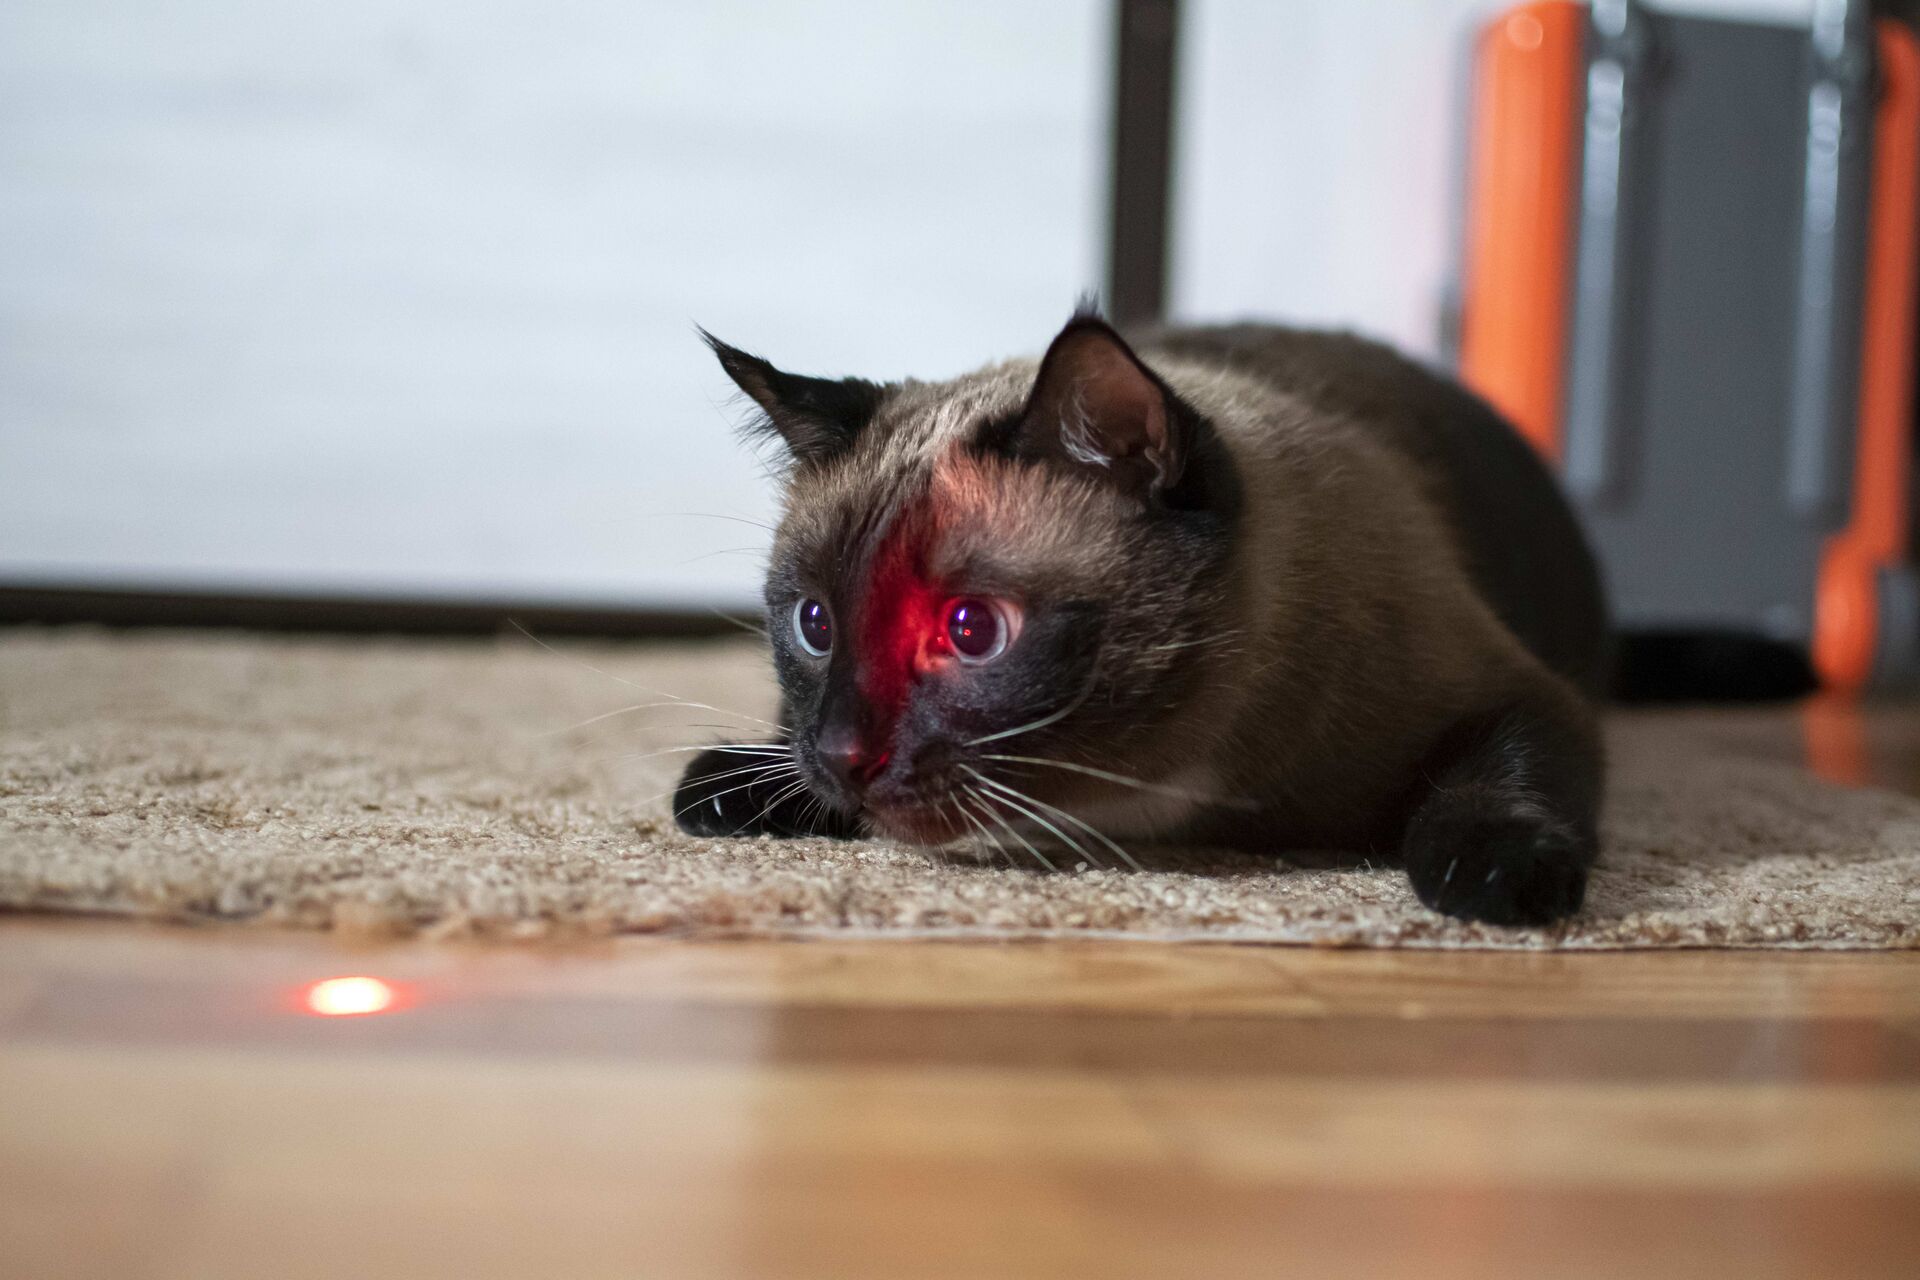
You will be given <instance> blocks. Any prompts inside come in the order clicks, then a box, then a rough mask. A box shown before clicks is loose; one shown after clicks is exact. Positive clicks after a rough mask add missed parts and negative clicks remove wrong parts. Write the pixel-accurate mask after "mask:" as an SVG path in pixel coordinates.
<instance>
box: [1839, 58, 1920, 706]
mask: <svg viewBox="0 0 1920 1280" xmlns="http://www.w3.org/2000/svg"><path fill="white" fill-rule="evenodd" d="M1879 55H1880V60H1879V71H1880V84H1881V90H1880V93H1881V97H1880V103H1879V106H1878V108H1877V110H1876V112H1875V116H1874V122H1873V129H1874V134H1873V203H1872V206H1871V208H1870V211H1869V213H1868V218H1869V222H1868V227H1867V297H1866V321H1865V327H1864V331H1863V333H1862V335H1861V337H1862V343H1861V345H1862V348H1863V351H1862V357H1863V358H1862V364H1861V369H1860V434H1859V440H1858V444H1857V452H1856V455H1855V462H1854V482H1853V483H1854V492H1853V518H1852V520H1851V522H1850V523H1849V524H1848V525H1847V527H1846V528H1845V529H1842V530H1841V531H1840V532H1839V533H1837V534H1835V535H1834V536H1833V537H1832V538H1830V539H1828V541H1827V546H1826V550H1825V552H1824V553H1823V556H1822V559H1821V563H1820V587H1819V597H1818V599H1817V601H1816V602H1815V612H1814V628H1813V666H1814V670H1815V671H1816V672H1818V673H1819V675H1820V678H1821V680H1822V681H1823V682H1824V683H1825V684H1826V685H1827V687H1829V688H1832V689H1839V690H1844V691H1849V692H1857V691H1859V690H1861V689H1863V688H1865V687H1866V685H1867V683H1868V681H1869V680H1871V679H1872V677H1873V659H1874V653H1875V651H1876V649H1877V648H1878V645H1879V633H1880V627H1879V623H1880V617H1879V614H1880V608H1879V605H1880V590H1879V577H1880V571H1881V570H1882V569H1884V568H1888V567H1891V566H1893V565H1897V564H1900V563H1902V562H1903V561H1904V560H1905V559H1906V557H1907V542H1908V538H1909V526H1908V524H1907V503H1908V500H1909V493H1910V489H1909V486H1910V484H1911V480H1912V477H1911V471H1912V467H1913V462H1914V457H1913V446H1912V432H1913V361H1914V349H1915V347H1914V330H1913V324H1914V286H1915V278H1914V262H1915V228H1916V227H1920V218H1917V217H1916V210H1917V209H1920V40H1917V39H1916V38H1915V36H1914V33H1913V32H1912V31H1911V30H1910V29H1908V28H1907V27H1905V26H1903V25H1901V24H1900V23H1897V22H1892V21H1883V22H1881V23H1880V24H1879Z"/></svg>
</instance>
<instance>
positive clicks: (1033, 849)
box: [982, 796, 1060, 872]
mask: <svg viewBox="0 0 1920 1280" xmlns="http://www.w3.org/2000/svg"><path fill="white" fill-rule="evenodd" d="M982 799H983V800H984V799H987V797H984V796H983V797H982ZM986 812H987V816H988V817H990V818H992V819H993V820H994V821H995V822H997V823H999V824H1000V828H1001V830H1003V831H1005V832H1006V833H1007V834H1008V835H1010V836H1012V837H1013V838H1014V839H1015V840H1018V841H1019V842H1020V844H1021V846H1022V847H1024V848H1025V849H1026V851H1027V852H1028V853H1030V854H1032V855H1033V856H1034V858H1035V859H1037V860H1038V861H1039V863H1040V865H1041V866H1043V867H1045V868H1046V869H1047V870H1049V871H1053V872H1058V871H1059V870H1060V868H1059V867H1056V866H1055V865H1054V864H1053V861H1052V860H1051V859H1050V858H1048V857H1047V855H1046V854H1044V853H1042V852H1040V849H1039V846H1037V845H1035V844H1034V843H1033V841H1031V840H1029V839H1027V838H1026V837H1025V836H1023V835H1021V834H1020V833H1019V831H1017V830H1015V829H1014V826H1013V824H1012V823H1010V822H1008V821H1007V820H1006V819H1005V818H1003V817H1001V816H1000V811H999V810H998V809H996V808H994V807H993V806H992V805H991V804H989V805H987V806H986Z"/></svg>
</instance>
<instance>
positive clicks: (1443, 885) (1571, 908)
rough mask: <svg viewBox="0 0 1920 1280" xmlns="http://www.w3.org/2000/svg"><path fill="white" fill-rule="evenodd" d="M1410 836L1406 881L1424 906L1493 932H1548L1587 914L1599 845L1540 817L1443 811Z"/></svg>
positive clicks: (1424, 819) (1420, 821)
mask: <svg viewBox="0 0 1920 1280" xmlns="http://www.w3.org/2000/svg"><path fill="white" fill-rule="evenodd" d="M1438 808H1439V811H1438V812H1435V811H1432V810H1431V809H1430V810H1429V811H1428V812H1425V813H1423V814H1421V815H1420V817H1419V818H1417V819H1416V820H1415V822H1414V825H1413V826H1412V827H1411V828H1410V829H1409V830H1408V832H1407V839H1406V863H1407V877H1408V879H1410V880H1411V881H1412V882H1413V891H1414V893H1415V895H1417V896H1418V897H1419V899H1420V901H1422V902H1424V903H1426V904H1427V905H1428V906H1429V907H1432V908H1433V909H1434V910H1435V911H1438V912H1441V913H1442V914H1444V915H1449V916H1454V917H1456V918H1458V919H1461V920H1479V921H1483V922H1485V923H1487V924H1502V925H1541V924H1551V923H1552V922H1553V921H1555V920H1560V919H1564V918H1565V917H1567V916H1570V915H1572V914H1573V913H1574V912H1576V911H1578V910H1579V909H1580V903H1581V901H1582V900H1583V899H1584V898H1585V896H1586V892H1587V868H1588V866H1589V865H1590V864H1591V863H1592V861H1593V837H1592V836H1591V835H1590V834H1583V833H1581V832H1579V831H1577V830H1574V829H1573V828H1571V827H1569V826H1568V825H1566V824H1565V823H1562V822H1558V821H1556V820H1554V819H1552V818H1549V817H1546V816H1544V815H1542V814H1539V813H1537V812H1534V811H1529V810H1526V809H1517V810H1513V811H1509V812H1505V813H1502V812H1498V811H1493V812H1489V811H1487V810H1484V809H1478V810H1476V809H1475V808H1474V807H1470V806H1464V805H1463V806H1459V807H1453V806H1444V805H1442V806H1438Z"/></svg>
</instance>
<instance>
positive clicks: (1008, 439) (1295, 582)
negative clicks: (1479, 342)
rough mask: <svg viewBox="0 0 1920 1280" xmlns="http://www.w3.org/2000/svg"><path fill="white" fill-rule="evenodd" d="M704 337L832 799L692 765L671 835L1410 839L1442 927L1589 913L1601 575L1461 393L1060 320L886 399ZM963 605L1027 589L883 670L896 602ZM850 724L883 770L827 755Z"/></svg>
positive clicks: (1212, 341) (1230, 335)
mask: <svg viewBox="0 0 1920 1280" xmlns="http://www.w3.org/2000/svg"><path fill="white" fill-rule="evenodd" d="M715 345H716V350H717V351H718V353H719V354H720V356H721V359H722V362H723V364H725V365H726V366H727V368H728V371H729V372H730V373H731V374H732V375H733V376H734V378H735V380H736V382H738V383H739V384H740V385H741V387H742V388H743V390H745V391H746V392H747V393H748V394H749V395H750V396H752V397H753V398H754V399H755V400H756V402H758V403H759V405H760V406H761V408H762V409H763V410H765V412H766V414H767V420H766V424H765V425H767V426H768V427H769V428H770V429H771V430H772V431H773V432H775V433H777V434H778V435H780V436H781V437H782V438H783V440H785V441H786V443H787V444H788V446H789V447H790V448H791V449H792V451H793V455H794V463H793V465H792V467H791V468H790V469H789V470H788V472H787V475H786V481H785V485H786V492H785V495H784V497H785V516H784V518H783V520H782V522H781V525H780V528H779V531H778V534H777V536H776V539H775V544H774V548H773V555H772V570H771V572H770V575H769V583H768V605H769V614H768V616H769V621H770V630H771V632H772V633H773V635H774V637H775V656H776V660H777V662H778V664H779V666H780V670H781V675H782V681H783V687H784V689H785V691H786V694H787V706H786V708H785V717H786V718H785V723H786V725H787V728H788V730H789V732H790V735H791V745H790V750H791V753H792V757H793V760H794V762H795V763H796V764H797V765H798V767H799V768H800V770H801V775H802V777H803V778H805V779H806V780H807V781H808V782H809V783H811V784H812V789H813V792H814V796H815V798H817V799H818V800H819V801H821V803H820V804H819V805H817V806H815V808H816V809H817V810H818V814H817V816H814V817H813V818H812V819H811V820H808V819H807V816H806V806H804V805H797V804H796V800H797V797H789V798H787V799H785V800H779V799H777V798H776V799H774V800H773V801H772V802H771V803H766V804H764V805H763V804H762V801H763V800H767V799H768V796H766V795H764V794H762V793H760V792H757V791H756V790H755V789H754V788H752V787H747V788H744V789H743V790H740V791H736V792H734V793H732V794H731V795H728V796H726V797H725V798H724V799H719V800H716V799H712V796H713V793H714V792H715V790H716V788H715V787H713V786H709V785H706V784H705V783H704V782H703V779H704V778H707V777H711V776H718V773H719V771H720V767H721V766H722V765H724V766H725V768H726V769H727V770H737V769H739V768H740V767H741V764H742V761H741V760H740V758H739V757H738V756H737V755H734V756H727V755H721V756H719V757H717V759H715V760H708V759H707V757H702V760H701V761H696V763H695V766H694V767H693V768H692V769H690V770H689V773H688V780H687V783H686V784H685V785H684V786H683V788H682V792H681V796H680V802H681V805H682V811H683V815H684V816H683V822H685V823H687V824H688V825H689V826H691V827H693V828H694V829H699V830H706V831H728V830H741V829H746V830H757V829H766V830H772V831H775V832H779V831H782V830H816V829H825V830H839V831H848V832H850V831H853V830H858V829H861V828H863V827H867V828H877V829H879V830H881V831H885V832H891V833H892V834H895V835H897V836H901V837H903V838H909V839H922V840H936V841H937V840H942V839H947V838H952V837H965V836H970V835H971V836H974V837H976V838H977V837H979V836H980V835H981V834H982V833H985V834H987V835H990V836H994V837H995V838H998V837H999V833H1000V831H1001V830H1002V829H1005V833H1006V835H1007V836H1009V837H1012V838H1014V839H1019V840H1021V841H1022V842H1023V843H1024V842H1026V841H1027V840H1031V839H1038V838H1040V837H1052V838H1060V837H1065V838H1067V839H1070V840H1075V842H1076V843H1081V842H1084V843H1085V844H1086V846H1087V847H1089V848H1090V849H1091V850H1092V851H1101V850H1102V849H1103V848H1111V847H1112V845H1111V844H1108V845H1105V846H1103V845H1102V844H1101V843H1100V842H1099V840H1098V837H1104V838H1106V839H1107V840H1109V841H1112V842H1118V843H1119V844H1121V845H1127V844H1134V843H1137V842H1140V841H1146V840H1168V841H1182V842H1188V841H1204V842H1218V843H1227V844H1232V845H1235V846H1239V847H1243V848H1253V849H1258V850H1261V851H1263V852H1270V853H1285V854H1287V855H1289V856H1292V857H1296V858H1302V859H1307V858H1311V859H1314V860H1324V859H1327V858H1354V859H1358V858H1363V857H1370V858H1373V859H1374V860H1391V859H1393V858H1396V857H1403V858H1404V859H1405V860H1406V862H1407V865H1408V870H1409V874H1410V875H1411V876H1412V877H1413V881H1414V885H1415V888H1416V889H1417V890H1418V891H1420V893H1421V895H1422V897H1423V898H1425V899H1426V900H1427V901H1429V902H1430V903H1432V904H1433V905H1436V906H1438V907H1440V908H1441V909H1443V910H1448V911H1450V912H1453V913H1455V914H1462V915H1469V916H1475V917H1478V918H1486V919H1493V920H1509V921H1533V920H1544V919H1550V918H1552V917H1554V916H1557V915H1561V914H1565V913H1566V912H1567V911H1570V910H1572V909H1573V908H1574V907H1576V906H1577V905H1578V902H1579V897H1580V892H1581V889H1582V887H1583V886H1584V882H1585V874H1586V867H1587V865H1588V863H1589V862H1590V861H1591V858H1592V855H1593V846H1594V839H1593V815H1594V809H1595V806H1596V805H1597V801H1598V795H1599V774H1600V754H1599V747H1598V740H1597V735H1596V733H1595V729H1594V720H1593V712H1592V709H1591V706H1590V704H1589V701H1588V696H1587V695H1588V694H1590V693H1591V692H1592V690H1593V689H1594V688H1595V686H1596V685H1597V682H1598V679H1599V676H1600V672H1601V670H1602V667H1603V665H1604V659H1605V644H1604V619H1603V613H1602V608H1601V603H1600V594H1599V587H1598V582H1597V578H1596V576H1595V573H1594V568H1593V562H1592V559H1591V557H1590V556H1589V555H1588V553H1587V551H1586V548H1585V546H1584V543H1583V542H1582V541H1581V539H1580V535H1579V532H1578V529H1577V527H1576V526H1575V525H1574V523H1573V521H1572V518H1571V516H1570V515H1569V514H1568V513H1567V511H1566V508H1565V507H1564V504H1562V503H1561V502H1560V500H1559V498H1558V496H1557V494H1556V492H1555V490H1554V488H1553V485H1552V481H1551V479H1550V478H1549V477H1548V476H1547V475H1546V473H1545V471H1544V469H1543V468H1541V467H1540V465H1539V464H1538V463H1537V462H1536V461H1535V460H1534V459H1533V458H1532V457H1531V456H1530V455H1529V454H1528V453H1527V451H1526V450H1525V447H1524V446H1522V445H1520V444H1519V442H1518V441H1517V440H1516V439H1515V438H1514V437H1513V436H1512V434H1511V433H1510V432H1509V431H1508V430H1507V429H1506V427H1505V426H1504V424H1502V423H1500V422H1499V420H1498V419H1497V418H1496V417H1495V416H1494V415H1493V414H1492V412H1491V411H1490V410H1489V409H1487V408H1486V406H1485V405H1483V404H1482V403H1481V402H1479V401H1477V400H1475V399H1473V398H1472V397H1471V396H1468V395H1466V394H1465V393H1464V392H1462V391H1460V390H1459V389H1458V388H1457V387H1455V386H1453V385H1452V384H1450V383H1448V382H1446V381H1444V380H1442V379H1439V378H1436V377H1435V376H1433V375H1431V374H1428V373H1426V372H1425V371H1423V370H1420V369H1418V368H1417V367H1415V366H1413V365H1411V364H1409V363H1407V362H1405V361H1404V360H1402V359H1401V358H1399V357H1398V356H1395V355H1393V354H1392V353H1391V352H1389V351H1386V350H1385V349H1384V348H1381V347H1378V346H1375V345H1373V344H1370V343H1364V342H1360V341H1358V340H1356V339H1351V338H1346V337H1341V336H1337V335H1322V334H1311V333H1303V332H1298V331H1291V330H1282V329H1274V328H1263V327H1253V326H1244V327H1237V328H1228V329H1215V330H1183V331H1168V332H1164V333H1159V334H1146V335H1140V337H1139V339H1138V346H1137V350H1136V349H1129V348H1128V347H1127V346H1126V344H1124V343H1123V342H1122V341H1121V340H1120V339H1119V337H1118V336H1117V335H1115V334H1113V333H1112V331H1111V330H1108V329H1107V328H1106V327H1105V326H1104V325H1101V324H1100V323H1099V322H1098V321H1097V320H1093V319H1091V318H1088V317H1080V318H1077V319H1076V321H1075V322H1074V323H1073V324H1070V325H1069V326H1068V328H1067V329H1066V330H1065V331H1063V333H1062V335H1061V337H1060V338H1059V339H1057V340H1056V342H1055V344H1054V346H1053V348H1052V349H1051V350H1050V352H1049V354H1048V356H1047V357H1046V359H1045V361H1044V362H1036V361H1031V360H1026V361H1011V362H1007V363H1005V364H1001V365H997V366H994V367H991V368H988V369H985V370H982V371H980V372H978V373H974V374H970V375H967V376H965V377H962V378H958V379H954V380H952V381H950V382H943V383H912V382H909V383H904V384H897V385H894V386H890V387H876V386H874V385H872V384H868V383H860V382H854V381H845V382H837V383H829V382H823V381H820V380H813V379H801V378H795V377H794V376H793V375H789V374H784V373H781V372H780V371H778V370H776V369H774V368H773V367H772V366H769V365H766V364H764V362H760V361H757V360H755V359H754V358H753V357H749V356H745V355H744V354H743V353H740V352H737V351H734V350H733V349H732V348H728V347H725V346H724V345H723V344H717V343H716V344H715ZM902 584H906V585H902ZM926 584H932V585H931V586H927V585H926ZM955 595H962V596H976V595H977V596H993V597H1003V598H1006V599H1011V600H1017V601H1020V602H1022V606H1023V607H1024V608H1025V610H1026V614H1027V616H1028V618H1029V619H1030V620H1029V623H1028V625H1027V629H1026V630H1025V631H1024V632H1023V633H1022V635H1021V636H1020V638H1019V640H1018V641H1017V642H1016V643H1015V644H1014V645H1012V646H1009V648H1008V652H1007V654H1006V655H1005V656H1004V657H1003V658H1001V659H1000V660H999V663H1000V664H1001V665H999V666H996V667H995V668H993V669H981V670H978V671H975V670H966V669H962V668H960V667H958V666H955V665H954V664H952V663H946V664H944V665H943V664H942V663H941V662H940V661H938V660H937V658H935V659H927V660H925V661H918V665H915V664H914V663H908V665H907V666H903V667H902V668H901V669H900V671H899V672H898V673H896V675H897V678H895V677H891V676H885V673H884V672H880V674H876V671H877V670H878V668H880V667H884V666H885V664H886V661H887V659H886V658H885V657H884V656H883V654H882V651H884V650H887V649H889V647H890V646H892V645H893V644H894V642H895V641H894V637H895V635H896V632H897V631H898V630H899V628H900V627H905V628H906V629H907V630H908V631H912V630H913V627H915V626H917V625H919V624H917V623H913V622H910V621H909V622H901V623H898V625H896V618H917V617H919V613H918V612H916V610H919V609H920V608H921V606H920V604H919V603H917V602H918V601H920V600H921V599H923V598H924V599H927V600H935V599H945V598H950V597H952V596H955ZM802 599H818V600H821V601H823V602H826V603H827V604H828V606H829V607H830V608H831V610H832V611H833V613H834V616H835V617H836V618H844V619H845V626H843V627H841V628H840V629H839V630H837V631H836V640H835V643H834V646H833V648H832V650H831V652H830V653H829V654H828V655H826V656H824V657H821V658H812V657H810V656H809V655H807V654H806V653H804V652H800V651H799V650H797V649H796V647H795V646H794V645H793V644H792V643H791V642H787V643H784V644H783V642H782V628H783V627H785V626H786V625H787V614H788V611H789V610H790V609H791V607H792V603H793V602H794V601H796V600H802ZM914 634H916V635H917V634H918V633H917V632H914ZM936 639H937V637H936ZM913 643H915V644H918V641H917V640H916V641H914V642H913ZM1023 646H1024V647H1023ZM921 652H922V651H921V650H919V649H916V650H915V653H916V654H918V653H921ZM903 661H904V660H903ZM916 661H917V660H916ZM883 677H884V678H883ZM896 690H897V691H896ZM1034 723H1037V727H1035V728H1031V729H1025V730H1023V731H1021V732H1018V733H1014V732H1012V731H1015V730H1021V729H1022V726H1024V725H1028V724H1034ZM1009 734H1010V735H1011V736H1003V735H1009ZM982 738H987V739H989V740H988V741H986V742H984V743H981V742H979V741H978V740H979V739H982ZM823 740H824V741H827V742H829V743H830V744H832V745H831V746H830V748H829V749H828V750H827V751H826V753H825V754H823V751H822V749H821V747H820V745H819V744H820V743H821V742H822V741H823ZM849 743H852V744H855V747H857V749H858V750H859V751H861V752H864V753H865V754H864V756H861V757H860V758H863V759H869V760H878V761H879V762H881V767H880V768H878V769H877V770H875V771H874V772H873V773H872V776H870V777H869V776H867V775H866V774H864V773H858V771H856V774H857V776H856V774H849V773H848V772H847V771H846V770H845V769H836V768H834V767H833V761H832V760H829V759H828V758H827V757H828V755H830V754H831V753H832V752H833V751H837V750H842V749H854V748H848V747H846V746H845V744H849ZM1009 757H1019V759H1010V758H1009ZM1105 775H1111V776H1105ZM1119 778H1125V779H1128V780H1129V781H1127V782H1121V781H1118V780H1117V779H1119ZM756 808H757V809H759V812H757V813H756Z"/></svg>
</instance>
